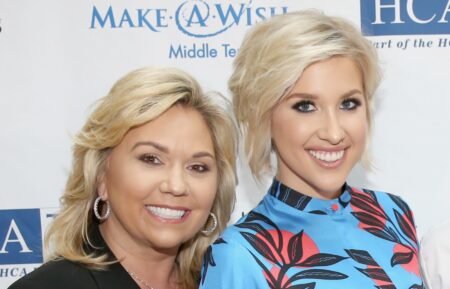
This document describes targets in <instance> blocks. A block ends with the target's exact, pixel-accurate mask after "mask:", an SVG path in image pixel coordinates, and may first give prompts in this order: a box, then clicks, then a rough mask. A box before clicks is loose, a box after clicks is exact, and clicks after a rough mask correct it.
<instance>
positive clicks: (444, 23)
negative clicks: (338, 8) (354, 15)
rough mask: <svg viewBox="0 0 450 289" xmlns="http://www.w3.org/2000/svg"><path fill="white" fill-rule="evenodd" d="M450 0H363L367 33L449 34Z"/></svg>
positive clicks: (362, 20) (362, 12) (363, 26)
mask: <svg viewBox="0 0 450 289" xmlns="http://www.w3.org/2000/svg"><path fill="white" fill-rule="evenodd" d="M449 20H450V0H434V1H429V0H361V30H362V31H363V33H364V35H367V36H376V35H419V34H450V23H449Z"/></svg>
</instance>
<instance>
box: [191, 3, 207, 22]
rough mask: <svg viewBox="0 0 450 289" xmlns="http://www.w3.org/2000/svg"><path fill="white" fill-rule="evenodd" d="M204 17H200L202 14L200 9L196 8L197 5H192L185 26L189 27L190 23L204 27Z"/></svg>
mask: <svg viewBox="0 0 450 289" xmlns="http://www.w3.org/2000/svg"><path fill="white" fill-rule="evenodd" d="M194 16H195V18H196V19H197V21H194ZM205 21H206V19H204V18H203V17H202V14H201V13H200V10H199V9H198V6H197V5H194V8H193V9H192V13H191V15H190V17H189V19H188V21H187V24H186V26H187V27H191V24H192V23H194V24H200V26H202V27H205V26H206V23H205Z"/></svg>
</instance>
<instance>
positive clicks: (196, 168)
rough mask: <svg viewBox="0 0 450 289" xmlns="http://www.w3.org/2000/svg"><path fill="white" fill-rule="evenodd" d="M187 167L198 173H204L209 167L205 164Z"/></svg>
mask: <svg viewBox="0 0 450 289" xmlns="http://www.w3.org/2000/svg"><path fill="white" fill-rule="evenodd" d="M189 169H190V170H194V171H195V172H197V173H199V174H204V173H206V172H209V167H208V166H207V165H200V164H196V165H192V166H189Z"/></svg>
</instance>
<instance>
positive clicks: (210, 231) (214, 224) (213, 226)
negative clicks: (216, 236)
mask: <svg viewBox="0 0 450 289" xmlns="http://www.w3.org/2000/svg"><path fill="white" fill-rule="evenodd" d="M209 215H210V216H211V217H212V220H213V225H212V227H211V228H209V229H206V230H201V231H200V232H202V233H203V234H205V235H209V234H211V233H212V232H214V230H215V229H216V228H217V217H216V215H214V213H213V212H209Z"/></svg>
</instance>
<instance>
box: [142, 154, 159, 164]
mask: <svg viewBox="0 0 450 289" xmlns="http://www.w3.org/2000/svg"><path fill="white" fill-rule="evenodd" d="M139 159H140V160H141V161H143V162H144V163H147V164H150V165H161V164H162V162H161V160H160V159H159V158H158V157H157V156H155V155H152V154H145V155H142V156H140V157H139Z"/></svg>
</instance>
